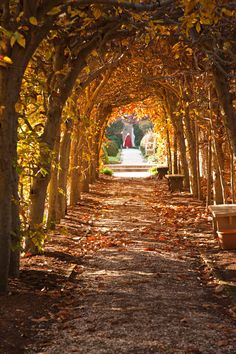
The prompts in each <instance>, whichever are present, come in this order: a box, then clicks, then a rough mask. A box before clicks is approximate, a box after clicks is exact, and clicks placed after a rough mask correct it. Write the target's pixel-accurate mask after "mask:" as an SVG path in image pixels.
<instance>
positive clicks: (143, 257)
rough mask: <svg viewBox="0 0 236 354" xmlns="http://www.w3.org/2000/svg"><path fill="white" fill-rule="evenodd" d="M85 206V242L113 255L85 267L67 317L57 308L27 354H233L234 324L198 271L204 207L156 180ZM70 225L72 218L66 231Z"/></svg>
mask: <svg viewBox="0 0 236 354" xmlns="http://www.w3.org/2000/svg"><path fill="white" fill-rule="evenodd" d="M89 198H90V199H88V200H87V205H90V206H91V205H93V206H94V205H96V211H95V212H94V213H93V214H94V215H93V220H92V221H91V220H90V222H89V224H90V229H89V234H88V235H87V238H88V239H89V240H90V243H93V242H94V244H96V237H97V235H99V237H100V239H101V238H106V239H107V240H109V242H108V241H107V247H106V248H105V249H101V250H99V251H98V252H96V253H94V254H93V255H89V254H87V255H86V256H85V257H84V258H83V259H82V260H81V263H80V265H79V266H77V269H76V270H75V271H74V273H73V277H72V279H71V283H70V285H69V287H68V290H67V295H66V298H65V300H64V302H63V303H64V306H65V307H64V311H65V312H66V316H65V317H63V308H60V312H61V313H62V315H61V317H60V316H58V318H57V321H54V322H53V323H52V325H51V327H50V329H48V332H47V333H45V331H43V333H41V332H40V330H39V332H38V334H37V335H36V338H35V340H36V341H37V345H36V344H35V345H34V346H33V347H32V346H31V349H30V347H29V348H28V350H27V351H26V352H27V353H35V352H43V353H55V354H59V353H60V354H61V353H65V354H67V353H68V354H69V353H83V354H84V353H88V354H101V353H107V354H109V353H127V354H131V353H137V354H148V353H169V354H171V353H204V354H206V353H212V354H213V353H214V354H216V353H222V354H227V353H232V354H233V353H235V347H236V336H235V334H236V327H235V325H234V323H233V320H232V318H231V317H230V316H229V315H228V314H227V312H226V310H225V309H224V303H222V301H223V299H222V298H219V297H217V295H216V293H217V292H214V291H213V289H215V287H211V286H210V285H209V284H208V285H207V283H206V281H205V280H204V279H203V277H202V273H201V272H200V270H199V269H200V261H199V258H200V252H201V249H204V247H205V243H206V242H208V241H209V238H211V230H210V226H209V223H208V222H207V221H206V220H207V219H206V217H205V215H204V208H203V207H202V205H201V203H198V202H196V201H194V200H192V199H191V198H190V197H189V196H188V195H185V196H183V195H177V194H176V195H171V194H170V193H169V192H168V191H167V185H166V182H165V181H154V180H151V179H146V180H141V179H133V180H132V179H130V180H128V179H123V180H122V179H111V180H109V179H108V180H107V181H105V182H104V180H103V181H100V182H98V184H97V185H96V188H95V189H94V191H93V192H92V193H91V194H90V197H89ZM72 216H74V219H73V217H72ZM72 219H73V220H74V221H75V222H76V213H75V211H73V212H71V213H69V216H68V217H67V219H66V220H65V221H64V224H65V225H67V226H68V225H69V223H70V222H71V221H72ZM74 239H76V237H74ZM214 242H215V241H214V240H213V239H212V247H217V246H216V245H215V243H214ZM73 252H75V250H74V251H73ZM39 322H40V321H39ZM36 327H37V326H36ZM39 329H40V325H39ZM41 330H42V327H41ZM36 331H37V328H36ZM33 348H34V349H33Z"/></svg>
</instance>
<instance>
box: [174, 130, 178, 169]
mask: <svg viewBox="0 0 236 354" xmlns="http://www.w3.org/2000/svg"><path fill="white" fill-rule="evenodd" d="M178 172H179V170H178V141H177V136H176V133H175V131H174V143H173V173H174V174H178Z"/></svg>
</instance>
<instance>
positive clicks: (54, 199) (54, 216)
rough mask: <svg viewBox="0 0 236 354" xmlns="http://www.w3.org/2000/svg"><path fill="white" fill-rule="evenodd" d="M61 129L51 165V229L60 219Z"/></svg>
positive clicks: (49, 222)
mask: <svg viewBox="0 0 236 354" xmlns="http://www.w3.org/2000/svg"><path fill="white" fill-rule="evenodd" d="M60 133H61V130H60V129H59V130H58V133H57V137H56V141H55V147H54V151H53V163H52V167H51V179H50V183H49V188H48V218H47V226H48V227H49V228H51V229H54V228H55V225H56V223H57V222H58V221H59V220H60V219H59V217H58V173H59V172H58V170H59V169H58V164H59V151H60V140H61V134H60Z"/></svg>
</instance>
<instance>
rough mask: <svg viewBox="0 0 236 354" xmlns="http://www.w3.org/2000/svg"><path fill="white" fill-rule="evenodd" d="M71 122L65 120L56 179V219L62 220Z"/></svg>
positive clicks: (64, 212) (64, 207)
mask: <svg viewBox="0 0 236 354" xmlns="http://www.w3.org/2000/svg"><path fill="white" fill-rule="evenodd" d="M72 127H73V121H72V120H71V119H67V120H66V122H65V129H64V135H63V137H62V141H61V146H60V170H59V177H58V187H59V188H58V219H59V220H60V219H62V218H64V216H65V214H66V207H67V177H68V170H69V160H70V147H71V133H72Z"/></svg>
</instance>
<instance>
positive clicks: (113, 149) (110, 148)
mask: <svg viewBox="0 0 236 354" xmlns="http://www.w3.org/2000/svg"><path fill="white" fill-rule="evenodd" d="M105 147H106V151H107V155H108V156H116V155H117V154H118V152H119V148H118V146H117V144H116V143H115V142H114V141H112V140H109V141H108V142H107V143H106V144H105Z"/></svg>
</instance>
